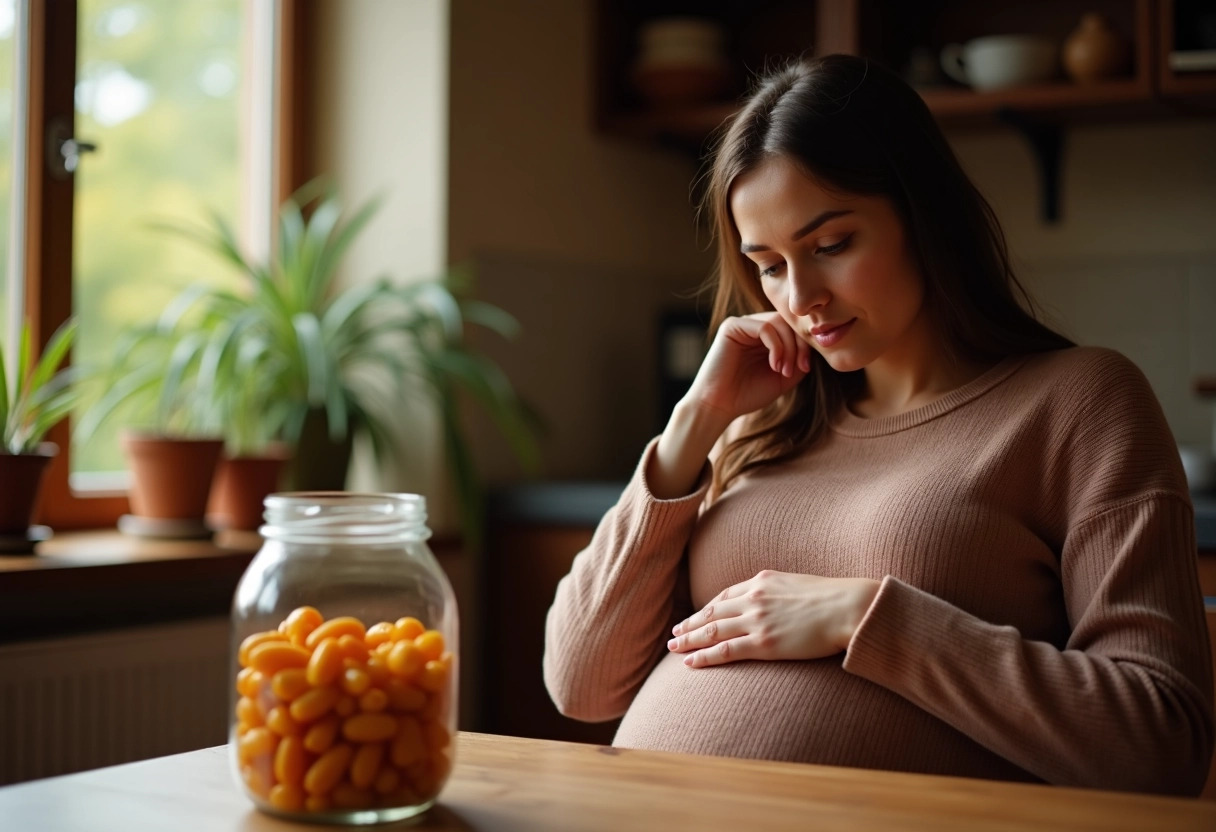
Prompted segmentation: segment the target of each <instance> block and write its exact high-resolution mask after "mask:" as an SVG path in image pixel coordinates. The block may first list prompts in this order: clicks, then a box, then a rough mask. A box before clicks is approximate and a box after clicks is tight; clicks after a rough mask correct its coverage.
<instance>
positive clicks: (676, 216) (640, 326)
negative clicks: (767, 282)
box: [448, 0, 708, 479]
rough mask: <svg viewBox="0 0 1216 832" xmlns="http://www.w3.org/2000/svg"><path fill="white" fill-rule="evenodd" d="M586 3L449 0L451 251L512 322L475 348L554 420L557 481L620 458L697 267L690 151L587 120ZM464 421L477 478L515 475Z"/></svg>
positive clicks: (624, 467) (490, 436) (700, 265)
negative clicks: (660, 315) (614, 132)
mask: <svg viewBox="0 0 1216 832" xmlns="http://www.w3.org/2000/svg"><path fill="white" fill-rule="evenodd" d="M592 6H593V4H592V3H591V2H590V0H501V1H500V2H494V3H479V2H474V0H454V2H453V3H452V45H451V48H452V69H451V92H452V97H451V145H450V153H451V155H450V186H451V187H450V193H449V199H450V203H449V215H448V223H449V226H448V231H449V237H448V239H449V252H450V254H451V256H452V258H453V259H454V260H457V261H463V260H472V261H473V262H474V263H475V264H476V265H477V268H478V272H479V275H480V285H481V295H482V296H483V297H485V298H486V299H487V300H491V301H492V302H495V303H498V304H499V305H501V306H503V307H505V308H507V309H508V310H510V311H511V312H513V313H514V314H515V315H516V316H517V317H519V318H520V321H521V323H522V324H523V330H522V336H521V338H520V339H519V341H518V342H516V343H513V344H501V343H495V342H493V341H488V342H487V343H488V344H490V345H492V346H493V348H494V350H495V355H496V357H497V358H499V359H500V360H501V361H502V363H503V365H504V367H505V368H506V369H507V371H508V373H509V374H510V377H511V378H512V379H513V380H514V381H515V384H516V386H517V387H518V388H519V389H520V390H521V392H522V393H523V394H524V395H526V396H527V397H528V398H529V399H530V400H531V401H533V402H534V403H535V404H537V405H538V407H539V408H540V410H541V411H542V413H543V415H544V416H545V418H546V419H547V420H548V422H549V424H550V431H549V433H548V434H547V436H546V438H545V440H544V442H543V452H544V460H545V467H544V473H545V474H546V475H547V476H552V477H574V476H584V477H596V476H600V477H603V476H617V475H620V474H622V473H627V472H628V470H629V469H630V468H631V467H632V465H633V462H634V461H636V456H637V454H638V452H639V451H640V449H641V443H642V442H644V441H645V439H646V438H647V437H648V436H649V435H650V431H651V429H652V425H651V421H652V420H651V419H650V418H649V414H650V413H651V412H652V411H653V410H654V409H655V408H656V406H657V405H656V404H655V401H656V390H655V374H654V372H653V366H652V364H653V352H654V344H653V342H654V331H655V326H656V324H655V316H656V315H657V310H658V308H659V307H660V306H661V305H663V304H665V303H668V302H672V301H673V300H674V298H673V293H674V292H675V291H677V290H680V289H685V288H687V287H688V286H690V285H692V284H695V283H696V282H698V281H699V280H701V279H702V278H703V277H704V275H705V273H706V270H707V264H708V255H706V254H705V253H704V252H702V251H701V249H700V247H699V245H698V240H697V233H696V229H695V227H694V223H693V217H692V207H691V205H690V200H689V184H690V182H691V180H692V178H693V176H694V174H695V172H696V163H695V160H694V159H693V158H692V157H691V156H690V155H685V154H680V153H678V152H673V151H666V150H660V149H658V148H656V147H653V146H650V145H644V144H640V143H635V142H629V141H624V140H620V139H614V138H609V137H606V136H603V135H600V134H598V133H596V132H595V131H594V129H593V127H592V119H593V111H592V107H593V99H592V91H593V86H594V84H593V77H592V57H593V52H592V50H593V35H594V31H593V21H592V17H591V11H592ZM703 245H704V240H703V239H702V241H701V246H703ZM474 424H475V425H476V426H477V433H478V437H479V441H478V449H479V456H480V459H481V462H482V464H483V466H484V469H485V471H486V474H487V476H489V477H490V478H491V479H509V478H512V477H514V476H518V473H519V469H518V468H517V466H516V465H515V464H514V463H513V461H512V459H511V457H510V455H509V454H508V453H507V452H506V450H505V449H504V447H503V444H502V442H501V441H500V440H499V439H498V438H497V436H496V434H494V433H493V432H492V431H490V430H488V429H486V427H485V425H484V423H483V422H482V421H481V420H478V419H474Z"/></svg>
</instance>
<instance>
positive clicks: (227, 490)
mask: <svg viewBox="0 0 1216 832" xmlns="http://www.w3.org/2000/svg"><path fill="white" fill-rule="evenodd" d="M288 456H289V454H288V452H287V447H286V446H282V447H272V448H268V449H267V450H266V452H265V453H262V454H260V455H258V456H237V457H229V456H225V457H223V458H221V459H220V464H219V467H218V468H217V469H216V471H215V482H214V484H212V486H211V500H210V502H209V503H208V504H207V522H208V523H209V524H210V525H211V526H212V528H215V529H237V530H240V531H257V528H258V527H259V526H260V525H262V504H263V502H264V501H265V499H266V497H267V496H268V495H270V494H273V493H274V492H276V491H278V490H279V480H280V479H281V477H282V475H283V469H284V467H286V465H287V459H288Z"/></svg>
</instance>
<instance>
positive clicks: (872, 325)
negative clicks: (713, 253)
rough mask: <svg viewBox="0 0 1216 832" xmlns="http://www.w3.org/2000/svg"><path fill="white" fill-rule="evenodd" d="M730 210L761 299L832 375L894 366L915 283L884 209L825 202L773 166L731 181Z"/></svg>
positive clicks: (907, 330) (897, 230)
mask: <svg viewBox="0 0 1216 832" xmlns="http://www.w3.org/2000/svg"><path fill="white" fill-rule="evenodd" d="M730 209H731V213H732V215H733V217H734V221H735V226H736V227H737V228H738V230H739V237H740V239H741V240H742V251H743V253H744V255H745V256H746V257H747V259H749V260H751V261H752V262H753V263H754V264H755V267H756V271H757V273H758V274H759V278H760V285H761V287H762V288H763V290H764V294H765V296H766V297H767V298H768V299H769V302H771V303H772V305H773V308H774V309H776V310H777V312H778V313H780V315H781V317H782V318H783V319H784V320H785V322H786V323H787V324H789V326H790V328H791V329H793V330H794V332H795V333H796V334H797V335H798V337H800V338H802V339H803V340H805V341H806V342H807V343H808V344H810V345H811V346H812V347H813V348H814V349H816V350H817V351H818V352H819V353H820V354H821V355H823V357H824V358H825V359H826V360H827V362H828V364H829V365H830V366H831V367H832V368H833V369H834V370H837V371H839V372H847V371H850V370H859V369H861V368H863V367H865V366H867V365H868V364H870V363H871V362H873V361H875V360H876V359H879V358H883V357H887V358H893V357H896V355H897V354H898V353H899V352H901V351H902V350H904V349H906V348H907V346H908V344H909V342H910V341H911V340H912V339H914V338H916V337H918V336H917V335H916V331H917V330H918V329H920V330H923V326H924V324H925V321H924V320H923V319H921V315H922V308H923V303H924V281H923V279H922V278H921V275H920V274H919V272H918V270H917V268H916V267H915V265H914V264H913V261H912V257H911V255H910V253H909V251H908V247H907V246H906V245H905V239H904V230H903V223H902V221H901V220H900V217H899V215H898V214H897V213H896V211H895V208H894V207H893V206H892V205H891V204H890V203H889V202H888V201H887V200H886V199H884V198H881V197H867V196H842V195H833V194H829V193H828V192H827V191H825V190H824V189H823V188H821V187H820V186H819V185H818V184H816V182H815V181H814V180H813V179H811V178H809V177H808V176H806V175H805V174H804V173H803V172H802V171H801V170H800V169H799V168H798V167H797V165H795V164H794V163H793V162H791V161H790V160H789V159H788V158H786V157H781V156H778V157H773V158H772V159H770V160H768V161H766V162H764V163H762V164H761V165H760V166H759V167H757V168H755V169H753V170H751V171H749V172H748V173H746V174H744V175H742V176H740V177H739V178H738V179H736V180H735V182H734V184H733V186H732V187H731V191H730Z"/></svg>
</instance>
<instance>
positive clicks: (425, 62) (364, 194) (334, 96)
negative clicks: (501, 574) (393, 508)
mask: <svg viewBox="0 0 1216 832" xmlns="http://www.w3.org/2000/svg"><path fill="white" fill-rule="evenodd" d="M317 14H318V18H317V51H316V55H315V61H316V62H315V65H314V66H313V72H314V78H315V84H316V86H315V89H316V101H315V105H314V106H315V114H316V125H315V130H314V140H315V143H316V144H315V160H314V167H315V169H316V170H318V171H320V172H322V173H324V174H327V175H328V176H330V177H331V178H332V179H333V181H334V182H335V183H336V184H337V185H338V186H339V188H340V189H341V192H342V194H343V195H344V198H345V200H346V203H347V205H348V206H352V207H353V206H355V205H357V204H361V203H363V202H364V201H365V200H367V199H370V198H372V197H374V196H380V197H382V198H383V199H384V203H383V206H382V208H381V210H380V212H379V214H378V215H377V216H376V217H375V219H374V220H373V221H372V222H371V223H370V224H369V226H368V227H367V229H366V230H365V231H364V234H363V235H362V237H361V238H360V239H359V240H358V242H357V243H356V244H355V245H354V246H352V247H351V249H350V252H349V254H348V256H347V258H346V261H345V263H344V265H343V268H342V278H343V279H344V280H346V281H359V280H370V279H374V278H378V277H380V276H382V275H389V276H391V277H392V278H393V279H395V280H399V281H406V280H409V279H411V278H416V277H419V276H434V275H437V274H440V273H441V272H442V271H443V269H444V267H445V264H446V262H447V251H446V247H447V224H446V219H447V173H446V171H447V149H448V148H447V101H448V78H447V67H448V2H447V0H409V1H408V2H401V1H400V0H320V2H319V3H318V6H317ZM399 414H400V415H399V417H398V420H397V423H396V425H395V429H396V435H397V437H398V439H399V444H400V445H401V447H402V448H403V450H404V458H403V460H402V461H401V464H400V465H390V466H389V467H388V468H385V469H383V470H377V469H376V466H375V465H374V464H372V461H371V460H370V458H369V455H368V454H367V453H366V450H367V449H361V451H362V452H361V453H359V454H357V457H356V462H355V466H354V470H353V472H352V480H351V483H350V485H351V486H352V487H354V488H369V489H375V490H389V491H416V492H420V493H423V494H425V495H427V497H428V500H429V503H430V510H431V514H432V518H433V523H434V525H436V526H438V527H440V528H445V527H447V526H449V525H450V523H451V521H450V519H449V517H450V514H451V511H450V506H449V505H448V504H447V500H446V499H445V497H446V495H445V494H444V493H443V492H442V490H441V488H440V487H439V484H441V482H442V478H441V474H440V470H441V465H442V460H441V457H440V455H439V452H438V448H439V447H440V446H441V443H440V441H439V431H438V426H437V424H438V423H437V421H436V419H435V418H434V415H433V411H432V409H431V408H430V407H428V406H427V404H426V402H425V401H422V400H420V397H419V396H416V395H415V396H411V397H409V398H407V400H406V401H403V402H401V403H400V408H399Z"/></svg>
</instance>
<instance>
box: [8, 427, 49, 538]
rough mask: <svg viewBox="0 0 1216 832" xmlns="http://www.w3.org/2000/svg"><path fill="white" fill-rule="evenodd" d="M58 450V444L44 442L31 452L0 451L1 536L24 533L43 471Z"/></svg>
mask: <svg viewBox="0 0 1216 832" xmlns="http://www.w3.org/2000/svg"><path fill="white" fill-rule="evenodd" d="M57 453H59V447H58V446H57V445H55V444H54V443H53V442H43V443H42V444H41V445H39V446H38V450H36V451H35V452H34V453H32V454H16V455H13V454H0V537H25V536H26V535H27V533H28V532H29V529H30V527H31V526H32V525H33V522H34V509H35V508H37V506H38V494H39V491H40V490H41V487H42V475H43V474H44V473H46V468H47V465H49V464H50V462H51V460H52V459H54V457H55V455H56V454H57ZM30 548H31V550H32V549H33V542H31V543H30Z"/></svg>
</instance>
